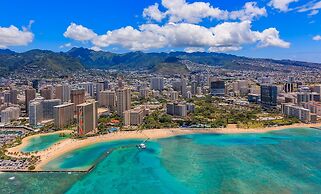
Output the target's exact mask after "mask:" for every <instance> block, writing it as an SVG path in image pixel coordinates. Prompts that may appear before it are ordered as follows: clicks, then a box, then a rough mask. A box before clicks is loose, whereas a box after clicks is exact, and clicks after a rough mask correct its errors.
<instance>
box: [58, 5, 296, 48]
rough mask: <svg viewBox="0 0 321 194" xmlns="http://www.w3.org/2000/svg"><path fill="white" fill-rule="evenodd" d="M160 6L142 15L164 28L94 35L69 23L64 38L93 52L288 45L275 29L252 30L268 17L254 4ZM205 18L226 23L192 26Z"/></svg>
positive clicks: (146, 27) (151, 26)
mask: <svg viewBox="0 0 321 194" xmlns="http://www.w3.org/2000/svg"><path fill="white" fill-rule="evenodd" d="M162 6H163V7H164V8H165V11H164V12H161V11H160V10H159V5H158V4H157V3H156V4H154V5H152V6H150V7H148V8H146V9H144V12H143V16H144V17H146V18H149V19H151V20H155V21H158V22H161V21H162V20H163V19H164V18H166V19H168V20H167V23H165V24H164V25H160V24H152V23H147V24H143V25H140V26H139V27H138V28H134V27H132V26H127V27H122V28H119V29H115V30H111V31H108V32H106V33H105V34H102V35H97V34H96V33H95V32H94V31H92V30H90V29H88V28H86V27H84V26H82V25H77V24H74V23H72V24H71V25H70V26H69V27H68V28H67V30H66V32H65V33H64V35H65V37H69V38H71V39H74V40H79V41H84V40H89V41H90V42H91V43H92V46H93V47H92V48H93V49H95V50H100V49H101V48H106V47H111V46H115V47H118V48H119V47H122V48H125V49H128V50H133V51H137V50H150V49H159V48H168V49H171V48H185V50H186V51H188V52H193V51H204V50H208V51H210V52H225V51H236V50H240V49H242V46H243V45H246V44H256V45H257V47H268V46H274V47H281V48H288V47H289V46H290V43H288V42H286V41H284V40H282V39H281V38H280V36H279V31H277V30H276V29H275V28H268V29H265V30H263V31H262V32H260V31H253V30H252V25H251V24H252V22H251V21H252V20H253V19H255V18H257V17H260V16H266V15H267V12H266V9H265V8H264V7H263V8H259V7H258V5H257V3H256V2H248V3H246V4H245V5H244V6H243V8H242V9H241V10H238V11H231V12H228V11H224V10H221V9H219V8H215V7H213V6H211V5H210V3H205V2H194V3H187V2H186V0H162ZM204 18H209V19H219V20H227V21H225V22H223V23H220V24H218V25H216V26H213V27H205V26H201V25H197V24H195V23H198V22H200V21H202V20H203V19H204ZM230 20H238V21H235V22H231V21H230Z"/></svg>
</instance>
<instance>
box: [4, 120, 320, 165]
mask: <svg viewBox="0 0 321 194" xmlns="http://www.w3.org/2000/svg"><path fill="white" fill-rule="evenodd" d="M320 126H321V123H317V124H294V125H289V126H280V127H269V128H259V129H241V128H237V127H236V125H229V126H228V127H227V128H215V129H214V128H211V129H185V128H172V129H150V130H144V131H121V132H116V133H111V134H106V135H100V136H95V137H88V138H86V139H82V140H78V139H77V140H76V139H66V140H62V141H60V142H58V143H56V144H54V145H53V146H51V147H50V148H48V149H46V150H44V151H39V152H38V153H37V154H34V155H37V156H40V158H41V161H40V163H39V164H38V165H37V166H36V169H35V170H42V169H43V167H44V166H45V165H46V164H47V163H48V162H50V161H51V160H53V159H55V158H57V157H59V156H61V155H63V154H65V153H68V152H70V151H73V150H76V149H79V148H82V147H85V146H88V145H92V144H95V143H101V142H108V141H116V140H126V139H146V138H150V139H161V138H167V137H172V136H177V135H187V134H198V133H200V134H201V133H220V134H236V133H265V132H269V131H277V130H283V129H289V128H308V127H320ZM62 132H63V131H59V132H56V133H62ZM69 132H70V131H69ZM40 135H46V134H40ZM32 137H34V136H30V137H27V138H26V140H25V139H23V143H22V144H21V145H19V146H17V147H14V148H10V149H9V150H8V151H9V152H19V150H21V148H22V147H23V146H24V145H27V143H28V140H29V139H30V138H32Z"/></svg>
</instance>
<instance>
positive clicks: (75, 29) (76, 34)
mask: <svg viewBox="0 0 321 194" xmlns="http://www.w3.org/2000/svg"><path fill="white" fill-rule="evenodd" d="M64 36H65V37H66V38H70V39H73V40H78V41H86V40H92V39H93V38H95V37H96V36H97V34H96V33H94V32H93V31H92V30H91V29H88V28H86V27H84V26H82V25H77V24H75V23H71V24H70V25H69V26H68V28H67V30H66V32H65V33H64Z"/></svg>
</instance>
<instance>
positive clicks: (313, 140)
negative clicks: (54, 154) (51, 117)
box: [0, 128, 321, 194]
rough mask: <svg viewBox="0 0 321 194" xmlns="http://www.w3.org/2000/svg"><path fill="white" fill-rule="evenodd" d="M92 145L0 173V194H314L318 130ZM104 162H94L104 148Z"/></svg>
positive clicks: (320, 179)
mask: <svg viewBox="0 0 321 194" xmlns="http://www.w3.org/2000/svg"><path fill="white" fill-rule="evenodd" d="M139 142H140V140H126V141H115V142H108V143H107V142H106V143H99V144H94V145H91V146H88V147H85V148H81V149H78V150H75V151H72V152H70V153H67V154H64V155H62V156H61V157H59V158H57V159H55V160H53V161H51V162H50V163H48V164H47V165H46V166H45V168H46V169H48V170H59V169H63V170H82V169H88V168H90V167H91V165H92V164H95V163H96V162H97V166H96V167H95V168H93V169H92V171H90V172H89V173H75V172H74V173H67V172H62V173H2V174H0V193H28V194H31V193H72V194H73V193H108V194H112V193H131V194H133V193H153V194H157V193H166V194H167V193H319V192H320V190H321V131H320V130H316V129H308V128H298V129H286V130H281V131H274V132H269V133H263V134H194V135H182V136H176V137H170V138H166V139H159V140H153V141H149V142H147V149H146V150H138V149H137V148H136V147H135V145H136V144H137V143H139ZM112 148H118V149H115V150H114V151H113V152H111V153H110V154H109V155H108V156H107V157H105V158H103V159H102V160H97V159H98V158H100V156H101V155H102V154H103V153H105V152H106V151H107V150H110V149H112Z"/></svg>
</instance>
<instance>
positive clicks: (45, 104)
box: [42, 99, 61, 120]
mask: <svg viewBox="0 0 321 194" xmlns="http://www.w3.org/2000/svg"><path fill="white" fill-rule="evenodd" d="M60 104H61V100H60V99H51V100H43V101H42V110H43V120H51V119H54V107H55V106H58V105H60Z"/></svg>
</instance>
